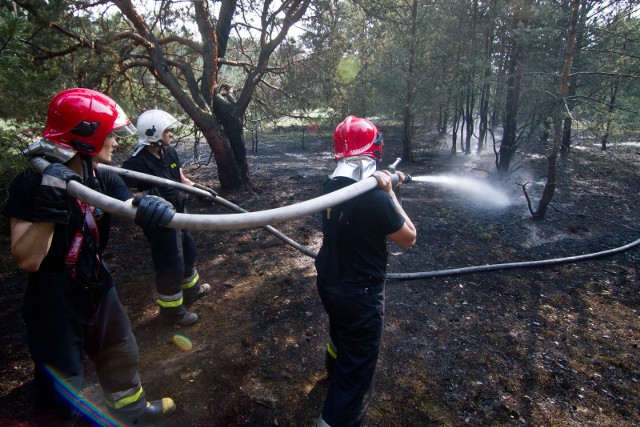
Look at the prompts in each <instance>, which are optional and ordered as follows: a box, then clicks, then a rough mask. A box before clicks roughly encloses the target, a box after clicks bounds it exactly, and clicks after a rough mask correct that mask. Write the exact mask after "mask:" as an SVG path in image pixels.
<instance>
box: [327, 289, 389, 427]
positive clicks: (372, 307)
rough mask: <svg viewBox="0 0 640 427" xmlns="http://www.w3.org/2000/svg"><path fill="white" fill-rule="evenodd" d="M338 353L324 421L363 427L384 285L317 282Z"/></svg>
mask: <svg viewBox="0 0 640 427" xmlns="http://www.w3.org/2000/svg"><path fill="white" fill-rule="evenodd" d="M317 287H318V293H319V294H320V299H321V300H322V304H323V305H324V308H325V310H326V312H327V314H328V315H329V333H330V335H331V340H332V342H333V344H334V345H335V347H336V350H337V358H336V362H335V367H334V370H333V372H332V374H331V381H330V384H329V390H328V391H327V396H326V398H325V401H324V406H323V408H322V418H323V419H324V421H326V422H327V423H328V424H329V425H330V426H331V427H346V426H359V425H361V424H362V421H363V419H364V416H365V413H366V410H367V407H368V405H369V402H370V401H371V394H372V391H373V377H374V374H375V369H376V364H377V362H378V355H379V353H380V345H381V343H382V330H383V320H384V283H377V284H373V283H369V284H367V283H357V284H356V283H327V282H323V281H320V280H319V281H318V282H317Z"/></svg>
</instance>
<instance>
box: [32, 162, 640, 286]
mask: <svg viewBox="0 0 640 427" xmlns="http://www.w3.org/2000/svg"><path fill="white" fill-rule="evenodd" d="M30 162H31V165H32V166H33V167H34V168H35V169H36V170H37V171H38V172H40V173H42V171H43V170H44V168H45V167H47V166H48V165H49V162H48V161H47V160H45V159H44V158H42V157H32V158H31V160H30ZM398 163H399V162H398V160H396V162H394V164H393V165H391V166H393V167H390V169H392V171H395V166H396V165H397V164H398ZM98 167H99V168H103V169H107V170H112V171H114V172H116V173H118V174H122V175H130V176H131V177H132V178H136V179H141V180H145V181H148V182H152V183H154V182H155V183H158V184H166V185H171V186H174V187H176V188H178V189H181V190H184V191H186V192H190V193H192V194H196V195H200V196H205V197H212V198H213V199H214V201H215V202H216V203H219V204H220V205H222V206H224V207H226V208H228V209H230V210H234V211H236V212H241V213H237V214H223V215H193V214H176V215H175V216H174V218H173V219H172V220H171V221H170V222H169V224H167V227H170V228H183V229H197V230H237V229H243V228H253V227H264V228H266V229H267V230H269V232H271V233H272V234H274V235H275V236H276V237H278V238H280V239H282V240H283V241H285V242H286V243H288V244H290V245H292V246H293V247H295V248H296V249H298V250H300V251H301V252H303V253H304V254H305V255H307V256H309V257H311V258H315V257H316V255H317V254H316V253H315V252H313V251H312V250H311V249H309V248H306V247H304V246H302V245H300V244H298V243H296V242H295V241H293V240H291V239H290V238H288V237H287V236H285V235H284V234H282V233H281V232H279V231H278V230H276V229H274V228H273V227H271V226H270V225H269V224H270V223H277V222H285V221H288V220H291V219H297V218H301V217H304V216H307V215H310V214H312V213H316V212H319V211H321V210H324V209H326V208H329V207H332V206H335V205H338V204H340V203H342V202H344V201H346V200H349V199H351V198H353V197H356V196H359V195H360V194H363V193H365V192H367V191H369V190H371V189H373V188H375V187H376V186H377V181H376V179H375V178H374V177H369V178H367V179H365V180H363V181H359V182H357V183H355V184H353V185H350V186H347V187H345V188H343V189H341V190H338V191H335V192H333V193H329V194H326V195H324V196H320V197H317V198H315V199H311V200H307V201H305V202H301V203H298V204H295V205H290V206H284V207H281V208H276V209H270V210H264V211H258V212H247V211H245V210H244V209H242V208H240V207H239V206H237V205H235V204H233V203H231V202H229V201H227V200H225V199H223V198H222V197H220V196H217V195H216V196H213V194H212V192H210V191H206V190H202V189H199V188H194V187H191V186H188V185H185V184H182V183H177V182H175V181H171V180H168V179H164V178H158V177H156V176H153V175H147V174H143V173H140V172H134V171H129V170H127V169H121V168H116V167H113V166H108V165H99V166H98ZM395 178H396V179H397V175H396V176H395ZM67 191H68V192H69V194H71V195H72V196H74V197H77V198H79V199H81V200H83V201H84V202H86V203H89V204H91V205H93V206H96V207H99V208H101V209H103V210H105V211H107V212H109V213H112V214H115V215H119V216H123V217H126V218H129V219H132V220H133V219H134V218H135V213H136V208H135V207H134V206H132V205H131V204H129V203H125V202H121V201H119V200H116V199H113V198H111V197H109V196H106V195H104V194H101V193H98V192H96V191H93V190H91V189H90V188H87V187H85V186H84V185H82V184H81V183H79V182H76V181H70V182H69V183H68V184H67ZM638 245H640V239H637V240H635V241H633V242H630V243H628V244H626V245H623V246H619V247H616V248H612V249H608V250H604V251H600V252H595V253H590V254H583V255H576V256H570V257H563V258H551V259H544V260H537V261H523V262H512V263H503V264H486V265H479V266H472V267H462V268H453V269H446V270H434V271H423V272H414V273H388V274H387V279H424V278H432V277H444V276H455V275H462V274H471V273H481V272H487V271H498V270H509V269H516V268H536V267H546V266H551V265H558V264H567V263H575V262H580V261H587V260H591V259H595V258H601V257H604V256H609V255H614V254H617V253H621V252H625V251H627V250H629V249H632V248H634V247H636V246H638Z"/></svg>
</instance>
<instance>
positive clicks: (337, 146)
mask: <svg viewBox="0 0 640 427" xmlns="http://www.w3.org/2000/svg"><path fill="white" fill-rule="evenodd" d="M382 146H383V143H382V133H381V132H380V131H379V130H378V128H377V127H376V125H374V124H373V123H371V122H370V121H369V120H367V119H361V118H360V117H356V116H348V117H347V118H346V119H344V121H343V122H342V123H340V124H339V125H338V127H337V128H336V131H335V132H334V133H333V152H334V154H335V156H336V160H340V159H342V158H345V157H351V156H368V157H373V158H374V159H376V160H381V159H382Z"/></svg>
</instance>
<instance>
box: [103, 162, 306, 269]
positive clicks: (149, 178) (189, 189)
mask: <svg viewBox="0 0 640 427" xmlns="http://www.w3.org/2000/svg"><path fill="white" fill-rule="evenodd" d="M98 169H104V170H108V171H112V172H115V173H117V174H119V175H123V176H128V177H131V178H134V179H138V180H140V181H146V182H149V183H152V184H158V185H169V186H171V187H174V188H177V189H178V190H181V191H184V192H185V193H191V194H194V195H196V196H200V197H205V198H207V199H209V200H210V201H212V202H213V203H215V204H217V205H221V206H223V207H225V208H227V209H228V210H231V211H234V212H238V213H247V212H248V211H247V210H245V209H242V208H241V207H240V206H238V205H236V204H234V203H232V202H230V201H228V200H226V199H224V198H222V197H220V196H219V195H218V194H216V193H215V191H213V190H211V189H209V188H207V187H204V186H202V185H199V184H196V185H195V186H191V185H187V184H183V183H181V182H176V181H172V180H170V179H166V178H160V177H157V176H155V175H148V174H146V173H141V172H136V171H132V170H129V169H122V168H118V167H115V166H109V165H105V164H99V165H98ZM263 228H264V229H265V230H267V231H268V232H269V233H271V234H273V235H274V236H276V237H277V238H278V239H280V240H282V241H283V242H285V243H287V244H288V245H290V246H293V247H294V248H296V249H297V250H299V251H300V252H302V253H303V254H305V255H307V256H310V257H312V258H314V257H315V256H316V253H315V252H314V251H312V250H311V249H309V248H307V247H306V246H303V245H301V244H300V243H298V242H296V241H295V240H293V239H291V238H290V237H288V236H287V235H285V234H284V233H282V232H281V231H279V230H277V229H276V228H274V227H272V226H270V225H265V226H263Z"/></svg>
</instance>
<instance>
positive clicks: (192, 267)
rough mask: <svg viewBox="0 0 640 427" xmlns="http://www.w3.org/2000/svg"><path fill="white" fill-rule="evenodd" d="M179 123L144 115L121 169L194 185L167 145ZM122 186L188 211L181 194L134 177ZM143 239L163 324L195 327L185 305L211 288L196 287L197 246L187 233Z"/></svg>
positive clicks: (152, 233) (151, 233)
mask: <svg viewBox="0 0 640 427" xmlns="http://www.w3.org/2000/svg"><path fill="white" fill-rule="evenodd" d="M179 124H180V123H179V122H178V120H177V119H176V118H175V117H173V116H172V115H171V114H169V113H167V112H165V111H162V110H148V111H145V112H144V113H142V114H141V115H140V117H138V121H137V123H136V127H137V128H138V146H137V147H136V148H135V149H134V151H133V153H132V155H131V157H130V158H129V159H127V160H126V161H125V162H124V163H123V165H122V167H123V168H125V169H129V170H133V171H136V172H142V173H145V174H149V175H154V176H157V177H160V178H166V179H169V180H172V181H175V182H178V183H182V184H186V185H191V186H193V185H196V184H195V183H194V182H193V181H191V180H190V179H189V178H187V177H186V176H185V174H184V172H183V171H182V162H181V161H180V158H179V157H178V153H177V152H176V150H175V149H174V148H173V147H171V146H170V145H169V144H170V142H171V138H172V137H173V133H172V131H173V129H175V128H176V127H177V126H178V125H179ZM125 181H126V182H127V184H128V185H129V186H130V187H132V188H136V189H137V191H146V192H148V193H149V194H154V195H157V196H160V197H162V198H164V199H166V200H168V201H169V202H171V203H172V204H173V206H174V207H175V208H176V211H177V212H179V213H186V212H187V206H186V197H185V195H184V194H183V193H182V192H181V191H180V190H178V189H176V188H174V187H171V186H169V185H155V184H149V183H146V182H143V181H141V180H136V179H134V178H125ZM144 235H145V236H146V238H147V240H148V241H149V245H150V246H151V258H152V260H153V266H154V269H155V273H156V290H157V292H158V300H157V302H158V305H159V307H160V318H161V320H162V321H163V322H164V323H167V324H176V325H180V326H189V325H192V324H194V323H195V322H196V321H197V320H198V315H197V314H196V313H193V312H189V311H187V309H186V308H185V304H187V305H188V304H191V303H193V302H194V301H196V300H197V299H199V298H201V297H202V296H204V295H206V294H207V293H208V292H209V291H210V289H211V286H209V284H208V283H201V282H200V275H199V274H198V270H197V269H196V262H197V251H196V244H195V241H194V240H193V236H192V235H191V232H190V231H189V230H180V229H174V228H163V229H145V230H144Z"/></svg>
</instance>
